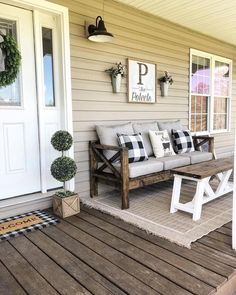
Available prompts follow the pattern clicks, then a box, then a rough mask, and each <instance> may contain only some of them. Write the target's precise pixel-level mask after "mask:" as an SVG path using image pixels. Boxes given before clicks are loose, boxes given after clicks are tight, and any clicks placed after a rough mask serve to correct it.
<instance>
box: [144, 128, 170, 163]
mask: <svg viewBox="0 0 236 295" xmlns="http://www.w3.org/2000/svg"><path fill="white" fill-rule="evenodd" d="M149 136H150V139H151V143H152V148H153V152H154V155H155V157H156V158H162V157H168V156H173V155H175V152H174V150H173V148H172V145H171V141H170V137H169V135H168V131H167V130H163V131H152V130H149Z"/></svg>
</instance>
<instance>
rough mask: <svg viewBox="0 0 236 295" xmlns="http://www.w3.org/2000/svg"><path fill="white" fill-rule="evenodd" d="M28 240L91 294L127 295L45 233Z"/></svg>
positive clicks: (29, 235) (39, 233)
mask: <svg viewBox="0 0 236 295" xmlns="http://www.w3.org/2000/svg"><path fill="white" fill-rule="evenodd" d="M27 238H28V239H29V240H30V241H31V242H33V243H34V244H35V245H36V246H37V247H39V248H40V249H41V251H43V252H44V253H46V254H47V255H48V256H49V257H50V258H51V259H53V260H54V261H55V262H56V263H57V264H58V265H60V266H61V267H62V268H63V269H64V270H65V271H66V272H68V273H69V274H70V275H71V276H72V277H73V278H75V279H76V280H77V281H78V282H79V283H80V284H81V285H82V286H84V287H85V288H86V289H87V290H89V291H90V292H91V293H93V294H97V295H111V294H114V293H115V294H120V295H122V294H123V295H124V294H125V293H124V292H123V291H122V290H120V289H118V288H117V287H116V286H114V285H113V284H111V283H110V282H109V281H108V280H106V279H105V278H104V277H102V276H100V275H99V274H98V273H96V272H94V271H93V270H92V269H91V268H89V267H88V266H87V265H86V264H85V263H83V262H82V261H81V260H80V259H78V258H77V257H75V256H74V255H73V254H71V253H70V252H68V251H67V250H65V249H64V248H63V247H61V246H60V245H58V244H57V243H56V242H55V241H53V240H52V239H50V238H49V237H48V236H46V235H45V234H44V233H42V232H34V233H30V234H28V235H27Z"/></svg>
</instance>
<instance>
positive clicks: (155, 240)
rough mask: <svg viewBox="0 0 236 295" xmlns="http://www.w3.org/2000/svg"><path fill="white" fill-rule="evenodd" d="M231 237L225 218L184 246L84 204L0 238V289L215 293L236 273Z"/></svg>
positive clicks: (168, 294)
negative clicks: (37, 227) (57, 220)
mask: <svg viewBox="0 0 236 295" xmlns="http://www.w3.org/2000/svg"><path fill="white" fill-rule="evenodd" d="M230 239H231V223H228V224H226V225H224V226H223V227H221V228H220V229H217V230H215V231H213V232H212V233H211V234H209V235H207V236H205V237H203V238H201V239H200V240H199V241H197V242H195V243H193V244H192V249H187V248H183V247H180V246H178V245H176V244H174V243H171V242H169V241H167V240H165V239H162V238H160V237H157V236H154V235H149V234H147V233H146V232H145V231H143V230H141V229H138V228H137V227H135V226H133V225H130V224H127V223H125V222H124V221H122V220H119V219H116V218H114V217H112V216H109V215H107V214H103V213H101V212H99V211H96V210H94V209H88V208H83V207H82V212H81V213H80V214H79V215H78V216H74V217H71V218H68V219H66V221H62V222H61V224H59V225H56V226H51V227H49V228H45V229H43V230H42V231H36V232H33V233H28V234H26V236H21V237H19V238H14V239H10V240H9V242H2V243H1V244H0V249H1V250H2V251H1V256H0V294H3V295H5V294H7V295H8V294H9V295H15V294H16V295H18V294H19V295H21V294H22V295H24V294H30V295H31V294H32V295H34V294H36V295H37V294H40V295H45V294H47V295H48V294H49V295H51V294H62V295H64V294H66V295H71V294H72V295H73V294H94V295H97V294H98V295H103V294H104V295H112V294H117V295H124V294H134V295H144V294H145V295H146V294H147V295H149V294H150V295H152V294H157V295H158V294H159V295H190V294H192V295H193V294H194V295H213V294H215V292H216V290H217V292H219V291H223V290H226V289H227V286H228V285H229V283H230V282H232V279H233V278H234V277H235V276H236V270H235V268H236V254H235V252H234V251H233V250H232V249H231V245H230ZM4 245H7V247H6V246H5V248H4ZM227 279H228V281H227ZM68 282H69V283H68ZM71 282H72V284H71ZM190 284H192V287H191V286H190ZM197 284H198V285H197ZM71 286H72V287H71ZM78 286H79V289H78ZM63 287H64V289H63ZM202 287H203V288H202ZM205 287H206V288H205ZM70 288H71V289H70ZM75 289H76V290H75ZM45 290H46V291H45ZM76 291H77V293H76ZM6 292H7V293H6ZM217 294H218V293H217ZM221 294H224V293H222V292H221Z"/></svg>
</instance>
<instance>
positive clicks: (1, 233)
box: [0, 211, 59, 241]
mask: <svg viewBox="0 0 236 295" xmlns="http://www.w3.org/2000/svg"><path fill="white" fill-rule="evenodd" d="M58 222H59V220H58V219H57V218H55V217H54V216H52V215H50V214H48V213H47V212H44V211H32V212H28V213H25V214H22V215H17V216H14V217H10V218H6V219H2V220H0V241H4V240H8V239H10V238H13V237H17V236H19V235H21V234H24V233H27V232H32V231H34V230H37V229H42V228H45V227H47V226H49V225H54V224H57V223H58Z"/></svg>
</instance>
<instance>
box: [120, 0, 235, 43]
mask: <svg viewBox="0 0 236 295" xmlns="http://www.w3.org/2000/svg"><path fill="white" fill-rule="evenodd" d="M117 1H118V2H122V3H124V4H127V5H129V6H132V7H135V8H137V9H139V10H142V11H144V12H147V13H151V14H153V15H155V16H159V17H161V18H164V19H166V20H168V21H171V22H173V23H176V24H179V25H182V26H184V27H187V28H189V29H192V30H195V31H198V32H200V33H204V34H206V35H209V36H211V37H214V38H217V39H220V40H222V41H225V42H228V43H231V44H233V45H236V23H235V19H236V1H233V0H226V1H222V0H207V1H206V0H191V1H189V0H169V1H163V0H155V1H153V0H117Z"/></svg>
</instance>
